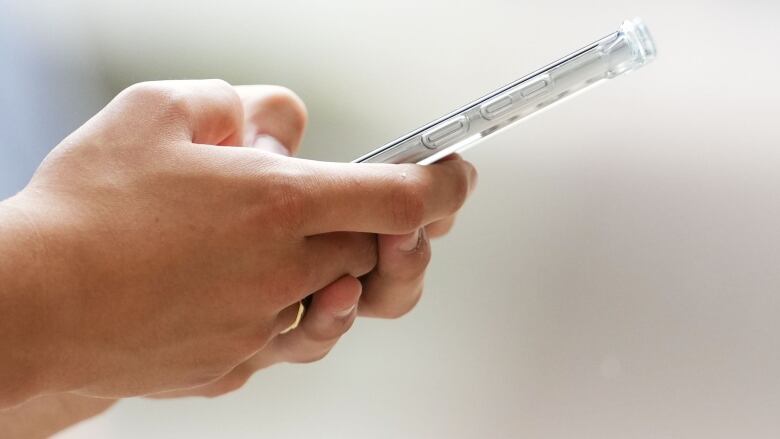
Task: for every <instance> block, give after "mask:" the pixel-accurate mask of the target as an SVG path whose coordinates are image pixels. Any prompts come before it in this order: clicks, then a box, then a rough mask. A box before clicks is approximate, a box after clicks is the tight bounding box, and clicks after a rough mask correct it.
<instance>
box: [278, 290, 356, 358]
mask: <svg viewBox="0 0 780 439" xmlns="http://www.w3.org/2000/svg"><path fill="white" fill-rule="evenodd" d="M361 290H362V287H361V284H360V281H359V280H357V279H356V278H354V277H352V276H344V277H342V278H340V279H338V280H337V281H335V282H333V283H332V284H330V285H328V286H327V287H325V288H323V289H322V290H320V291H318V292H317V293H315V294H314V299H313V301H312V303H311V306H310V308H309V309H308V310H307V311H306V315H305V317H304V318H303V320H302V321H301V323H300V325H299V326H298V328H296V329H294V330H292V331H290V332H288V333H286V334H283V335H280V336H278V337H276V338H275V339H274V340H273V341H272V342H271V344H270V346H269V347H268V349H271V350H273V351H274V353H275V354H274V355H275V357H276V358H277V359H278V360H279V361H287V362H292V363H306V362H311V361H316V360H319V359H321V358H322V357H324V356H325V355H326V354H327V353H328V352H329V351H330V350H331V348H332V347H333V345H335V344H336V342H337V341H338V339H339V338H340V337H341V336H342V335H343V334H344V333H345V332H347V330H348V329H349V328H350V327H351V326H352V323H353V322H354V320H355V316H356V315H357V312H356V311H357V306H358V301H359V299H360V293H361Z"/></svg>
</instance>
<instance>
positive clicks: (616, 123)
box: [0, 0, 780, 439]
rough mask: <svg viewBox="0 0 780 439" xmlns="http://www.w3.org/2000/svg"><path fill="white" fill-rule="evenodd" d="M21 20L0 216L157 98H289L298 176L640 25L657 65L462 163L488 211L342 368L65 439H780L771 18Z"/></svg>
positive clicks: (440, 15) (618, 8) (370, 10)
mask: <svg viewBox="0 0 780 439" xmlns="http://www.w3.org/2000/svg"><path fill="white" fill-rule="evenodd" d="M0 3H1V2H0ZM5 8H7V9H6V12H11V14H10V15H6V17H7V19H6V20H5V21H6V23H5V30H4V31H2V36H3V38H5V39H6V40H4V43H5V45H6V46H7V47H15V48H16V50H17V52H18V53H21V54H24V56H18V57H9V59H5V60H3V64H4V65H6V66H12V65H13V66H17V67H16V69H17V73H16V76H15V79H14V81H15V82H14V84H15V85H13V86H11V85H9V84H8V83H7V81H6V84H5V85H4V86H3V87H4V89H3V92H4V93H3V94H2V95H0V96H4V97H6V100H5V103H4V105H5V107H0V108H4V109H2V110H0V111H3V112H4V113H2V114H0V115H2V116H3V119H4V120H6V123H8V122H7V121H8V120H9V118H10V117H11V115H12V114H13V115H15V117H19V118H21V117H23V116H24V114H27V116H24V121H25V123H24V124H20V123H15V125H14V129H13V130H10V131H15V132H17V133H16V137H13V139H15V140H14V143H13V144H5V145H0V162H2V164H3V166H2V167H0V172H3V171H2V170H5V176H6V178H7V181H6V180H2V179H0V185H4V186H2V187H0V191H4V192H2V193H4V194H6V195H8V194H11V193H13V191H15V190H18V189H19V188H20V187H22V185H23V184H24V181H26V179H27V178H28V177H29V173H30V172H32V169H34V166H35V164H36V163H37V161H38V160H39V159H40V157H41V156H42V155H43V154H45V152H46V150H47V149H48V148H50V147H51V146H53V145H54V144H55V143H56V141H57V138H59V137H62V135H64V134H65V133H67V132H68V131H70V130H72V129H74V128H75V127H76V126H77V125H78V121H82V120H84V119H85V118H86V117H88V116H89V114H91V113H92V112H94V111H96V110H97V109H98V108H99V106H100V105H102V104H103V103H105V102H106V100H107V99H109V98H110V96H111V95H113V94H114V93H115V92H117V91H118V90H119V89H121V88H122V87H124V86H126V85H129V84H130V83H132V82H136V81H140V80H148V79H158V78H159V79H162V78H193V77H194V78H202V77H221V78H224V79H227V80H228V81H230V82H233V83H254V82H258V83H276V84H282V85H286V86H288V87H290V88H292V89H294V90H296V91H297V92H298V93H299V94H300V95H301V96H302V97H303V98H304V100H305V101H306V102H307V104H308V106H309V111H310V118H311V125H310V129H309V131H308V133H307V136H306V139H305V141H304V147H303V155H304V156H306V157H309V158H316V159H322V160H337V161H348V160H350V159H352V158H354V157H355V156H358V155H360V154H362V153H364V152H366V151H367V150H369V149H372V148H374V147H376V146H379V145H380V144H382V143H384V142H386V141H389V140H392V139H393V138H394V137H396V136H398V135H401V134H403V133H404V132H406V131H409V130H411V129H413V128H415V127H416V126H418V125H421V124H422V123H424V122H427V121H429V120H431V119H433V118H435V117H437V116H439V115H441V114H443V113H445V112H447V111H449V110H451V109H453V108H455V107H456V106H459V105H460V104H463V103H465V102H467V101H468V100H470V99H473V98H476V97H478V96H480V95H482V94H484V93H485V92H487V91H490V90H491V89H493V88H495V87H496V86H498V85H501V84H503V83H506V82H509V81H511V80H513V79H515V78H516V77H519V76H521V75H523V74H525V73H527V72H528V71H531V70H533V69H535V68H537V67H539V66H541V65H543V64H546V63H547V62H549V61H552V60H554V59H555V58H557V57H559V56H562V55H564V54H566V53H567V52H569V51H571V50H574V49H576V48H578V47H579V46H581V45H583V44H585V43H588V42H590V41H591V40H594V39H596V38H598V37H601V36H603V35H605V34H607V33H609V32H611V31H613V30H615V29H617V26H618V25H619V24H620V22H621V21H622V20H623V19H624V18H629V17H633V16H635V15H641V16H642V17H643V18H644V19H645V20H646V22H647V23H648V25H649V27H650V29H651V31H652V32H653V33H654V35H655V37H656V40H657V43H658V46H659V58H658V59H657V60H656V62H654V63H653V64H651V65H649V66H647V67H646V68H644V69H642V70H640V71H638V72H636V73H634V74H631V75H629V76H626V77H621V78H619V79H617V80H615V81H611V82H610V83H608V84H606V85H604V86H602V87H600V88H598V89H596V90H594V91H592V92H588V93H585V94H583V95H581V96H579V97H577V98H576V99H573V100H571V101H569V102H567V103H565V104H562V105H561V106H558V107H557V108H555V109H554V110H552V111H550V112H547V113H545V114H544V115H541V116H539V117H537V118H534V119H532V120H530V121H528V122H527V123H524V124H523V125H522V126H521V127H518V128H515V129H512V130H511V131H509V132H507V133H505V134H502V135H500V136H497V138H495V139H494V140H490V141H487V142H485V143H483V144H482V145H481V146H480V147H478V148H476V149H473V150H471V151H469V152H468V153H467V154H466V157H467V158H468V159H469V160H471V161H473V162H474V163H475V164H476V165H477V167H478V169H479V170H480V184H479V187H478V189H477V191H476V193H475V194H474V196H473V197H472V199H471V200H470V202H469V203H468V204H467V206H466V207H465V209H464V211H463V213H462V214H461V216H460V220H459V224H458V225H457V226H456V228H455V230H454V232H453V233H452V235H451V236H449V237H447V238H445V239H443V240H441V241H439V242H437V243H435V246H434V259H433V261H432V263H431V266H430V270H429V276H428V281H427V289H426V294H425V296H424V298H423V300H422V302H421V303H420V305H419V306H418V308H417V309H416V310H415V311H414V312H412V313H411V314H410V315H408V316H407V317H405V318H403V319H401V320H398V321H376V320H361V321H359V322H358V323H357V324H356V325H355V326H354V327H353V330H352V331H351V332H350V333H349V334H348V335H347V336H345V337H344V339H343V340H342V342H341V343H340V344H339V345H338V346H337V347H336V349H334V351H333V352H332V353H331V355H330V356H329V357H327V358H326V359H325V360H324V361H322V362H320V363H317V364H313V365H306V366H287V365H282V366H277V367H274V368H272V369H270V370H267V371H264V372H261V373H259V374H258V375H256V376H255V377H254V378H253V379H252V380H251V381H250V382H249V384H248V385H247V386H246V387H245V388H243V389H242V390H240V391H238V392H236V393H234V394H231V395H229V396H226V397H223V398H219V399H212V400H203V399H190V400H178V401H150V400H146V399H135V400H128V401H124V402H121V403H120V404H118V405H117V406H115V407H114V408H112V409H111V410H110V411H109V412H108V413H107V414H106V415H104V416H102V417H100V418H98V419H96V420H94V421H91V422H88V423H85V424H82V425H81V426H80V427H77V428H76V429H73V430H71V431H70V432H68V433H66V434H64V435H62V437H67V438H71V437H116V438H135V437H149V438H152V437H154V438H158V437H159V438H169V437H186V438H212V437H220V438H250V437H251V438H261V437H262V438H302V437H317V438H320V437H322V438H396V437H402V438H431V437H450V438H474V437H489V438H515V437H529V438H695V437H706V438H712V439H714V438H770V437H778V436H780V318H779V317H778V316H779V315H780V294H779V293H780V274H779V273H780V271H779V268H780V267H778V265H780V264H779V262H780V151H778V147H780V127H779V126H778V125H780V124H779V123H778V120H777V118H778V114H779V113H780V112H778V99H780V87H779V86H778V85H777V84H778V68H779V67H780V63H779V62H778V61H777V60H778V43H780V31H779V30H778V29H777V23H778V19H780V6H778V3H777V2H774V1H769V0H763V1H762V0H755V1H741V2H738V1H726V0H716V1H707V2H705V1H680V0H678V1H670V0H657V1H653V2H649V1H643V2H638V1H617V0H613V1H606V0H595V1H589V2H582V1H573V0H563V1H557V2H550V1H548V2H541V1H536V2H517V1H514V2H512V1H500V0H483V1H480V2H476V1H474V2H459V1H450V2H445V1H429V2H420V1H417V2H411V1H393V2H390V1H372V2H367V1H363V2H360V1H344V0H333V1H329V2H302V1H285V2H239V1H235V0H223V1H220V2H206V1H202V0H198V1H188V2H183V1H181V2H176V1H172V0H164V1H163V0H158V1H112V2H107V1H97V0H94V1H87V0H83V1H59V2H29V3H25V4H13V5H12V4H8V5H6V6H5ZM0 47H2V46H0ZM9 53H10V52H9ZM30 60H33V61H34V62H33V61H30ZM20 63H25V65H26V67H24V70H22V69H21V67H19V65H20ZM11 71H12V72H13V69H12V70H11ZM29 71H35V72H43V73H41V74H40V75H32V76H31V75H29V74H26V73H24V72H29ZM6 74H7V73H6ZM20 84H21V85H20ZM22 85H24V86H25V87H27V89H29V90H37V94H36V97H35V98H34V99H33V98H30V99H22V98H20V97H19V87H21V86H22ZM12 92H14V93H12ZM12 95H13V96H16V98H14V99H15V100H13V101H11V100H10V99H9V98H8V96H12ZM31 106H33V107H34V109H35V110H34V111H33V110H29V108H30V107H31ZM24 108H27V109H28V110H25V111H26V113H23V114H22V116H20V111H22V110H20V109H24ZM28 113H29V114H28ZM19 127H24V128H19ZM20 129H25V130H29V134H28V133H26V132H24V131H23V132H18V131H19V130H20ZM4 131H5V132H6V138H8V137H7V136H8V132H9V130H4ZM41 133H44V134H45V135H44V134H41ZM36 136H38V137H36ZM30 139H43V140H35V142H33V141H32V140H30ZM44 140H45V142H48V143H45V142H44ZM24 142H28V143H27V144H25V143H24ZM23 144H24V145H26V146H24V148H22V147H20V145H23ZM20 151H23V153H22V152H20ZM10 169H13V170H15V172H16V174H12V173H11V172H10V171H9V170H10ZM12 175H15V176H13V178H11V177H9V176H12Z"/></svg>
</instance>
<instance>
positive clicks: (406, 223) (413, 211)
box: [391, 172, 429, 232]
mask: <svg viewBox="0 0 780 439" xmlns="http://www.w3.org/2000/svg"><path fill="white" fill-rule="evenodd" d="M428 190H429V188H428V184H427V183H426V182H425V181H424V180H423V179H422V178H420V177H419V176H416V175H415V174H414V173H411V172H404V173H403V174H402V180H401V183H400V184H399V185H398V187H397V188H396V190H395V191H394V196H393V200H392V203H391V209H392V212H391V214H392V217H393V219H394V221H395V224H396V225H397V227H398V228H399V231H400V232H412V231H414V230H416V229H417V228H419V227H420V226H421V225H422V223H423V221H424V220H425V201H426V197H425V195H426V193H427V192H428Z"/></svg>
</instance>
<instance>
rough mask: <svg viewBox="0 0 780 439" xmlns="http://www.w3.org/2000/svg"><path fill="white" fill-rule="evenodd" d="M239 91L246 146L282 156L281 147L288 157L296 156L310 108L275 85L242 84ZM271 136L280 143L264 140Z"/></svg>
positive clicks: (293, 94)
mask: <svg viewBox="0 0 780 439" xmlns="http://www.w3.org/2000/svg"><path fill="white" fill-rule="evenodd" d="M235 90H236V92H237V93H238V95H239V96H240V98H241V102H242V104H243V107H244V145H245V146H254V147H257V148H261V149H264V150H267V151H270V152H275V153H282V151H280V150H279V149H278V145H281V146H283V147H284V148H285V150H286V154H285V155H295V154H296V153H297V152H298V147H299V146H300V143H301V139H302V138H303V131H304V129H305V127H306V121H307V113H306V106H305V105H304V104H303V101H302V100H301V99H300V98H299V97H298V95H296V94H295V93H293V92H292V91H291V90H289V89H287V88H284V87H279V86H274V85H241V86H236V87H235ZM267 136H270V137H271V138H273V139H275V140H277V143H276V144H274V143H273V142H267V141H265V140H263V139H264V138H266V137H267ZM269 148H271V149H269Z"/></svg>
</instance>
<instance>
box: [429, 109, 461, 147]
mask: <svg viewBox="0 0 780 439" xmlns="http://www.w3.org/2000/svg"><path fill="white" fill-rule="evenodd" d="M468 130H469V120H468V119H467V118H466V116H459V117H457V118H455V119H451V120H448V121H446V122H443V123H441V124H440V125H437V126H435V127H433V128H431V129H429V130H428V131H426V132H424V133H423V134H422V142H423V145H425V147H426V148H428V149H436V148H438V147H440V146H442V145H444V144H445V143H448V142H450V141H452V140H454V139H456V138H458V137H460V136H462V135H463V134H465V133H466V132H467V131H468Z"/></svg>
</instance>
